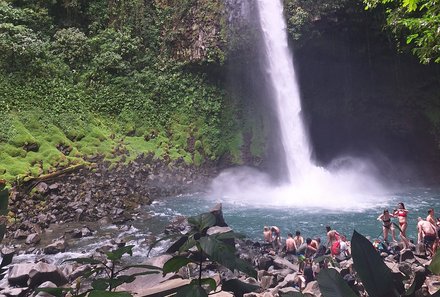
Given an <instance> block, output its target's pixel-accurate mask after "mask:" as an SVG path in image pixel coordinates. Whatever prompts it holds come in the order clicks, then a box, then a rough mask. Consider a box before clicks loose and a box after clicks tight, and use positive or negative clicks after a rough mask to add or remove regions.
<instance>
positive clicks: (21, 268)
mask: <svg viewBox="0 0 440 297" xmlns="http://www.w3.org/2000/svg"><path fill="white" fill-rule="evenodd" d="M33 266H34V264H33V263H20V264H15V265H14V266H12V267H9V271H8V282H9V284H10V285H11V286H18V287H25V286H27V282H28V280H29V272H30V271H31V269H32V267H33Z"/></svg>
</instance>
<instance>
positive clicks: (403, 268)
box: [398, 262, 412, 277]
mask: <svg viewBox="0 0 440 297" xmlns="http://www.w3.org/2000/svg"><path fill="white" fill-rule="evenodd" d="M398 268H399V271H400V272H402V273H403V274H405V275H406V276H408V277H409V276H411V275H412V268H411V265H409V264H408V263H405V262H403V263H399V264H398Z"/></svg>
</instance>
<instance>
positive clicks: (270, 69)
mask: <svg viewBox="0 0 440 297" xmlns="http://www.w3.org/2000/svg"><path fill="white" fill-rule="evenodd" d="M247 1H253V0H247ZM254 1H255V2H253V3H255V4H256V6H257V7H256V8H257V9H258V16H259V24H260V26H261V33H262V41H263V43H264V48H263V51H262V52H263V55H262V56H261V57H260V59H261V60H262V61H264V62H265V64H264V65H265V66H264V67H265V68H264V72H265V75H266V79H265V81H266V83H267V84H268V90H269V92H268V94H269V96H268V97H269V98H267V99H268V100H269V101H270V102H271V104H274V105H275V106H276V115H277V118H278V120H279V125H278V126H279V127H280V130H281V131H280V132H281V133H280V135H281V144H282V146H283V152H282V154H284V160H285V162H286V167H287V169H288V179H289V182H288V183H286V184H282V185H279V184H273V183H272V182H271V179H270V178H269V176H268V175H267V174H266V173H264V172H260V171H258V170H256V169H254V168H249V167H235V168H231V169H227V170H224V171H222V172H221V173H220V174H219V176H218V177H217V178H216V179H215V180H214V181H213V183H212V186H211V188H212V197H213V198H215V199H217V198H219V197H221V199H223V201H230V202H232V203H234V204H244V205H246V207H249V206H259V205H264V206H265V207H281V208H284V207H293V208H298V209H302V210H304V209H313V210H315V209H330V210H337V211H350V212H351V211H354V210H361V209H366V208H374V207H379V205H382V204H383V203H386V201H387V200H388V199H389V197H384V195H383V193H384V192H385V188H384V187H383V185H382V183H381V182H379V181H378V180H377V179H376V178H375V175H376V173H377V171H376V168H375V166H374V164H372V163H370V162H368V161H367V160H361V159H357V158H352V157H349V156H342V157H339V158H337V159H335V160H333V161H332V163H331V164H330V165H328V166H327V168H324V167H320V166H317V165H315V164H314V163H313V162H312V160H311V147H310V144H309V140H308V135H307V132H306V127H305V125H304V122H303V119H302V114H301V100H300V92H299V87H298V83H297V81H296V75H295V69H294V63H293V60H292V56H293V55H292V53H291V51H290V50H289V46H288V41H287V30H286V23H285V21H284V15H283V6H282V2H281V0H254ZM252 11H253V10H252ZM217 201H218V200H217Z"/></svg>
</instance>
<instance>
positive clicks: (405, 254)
mask: <svg viewBox="0 0 440 297" xmlns="http://www.w3.org/2000/svg"><path fill="white" fill-rule="evenodd" d="M411 259H412V260H414V254H413V252H412V251H411V250H402V251H401V252H400V262H403V261H407V260H411Z"/></svg>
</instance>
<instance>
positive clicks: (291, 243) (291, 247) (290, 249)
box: [286, 233, 297, 255]
mask: <svg viewBox="0 0 440 297" xmlns="http://www.w3.org/2000/svg"><path fill="white" fill-rule="evenodd" d="M296 250H297V248H296V244H295V240H294V239H293V235H292V233H289V234H287V239H286V254H287V255H294V254H295V253H296Z"/></svg>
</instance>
